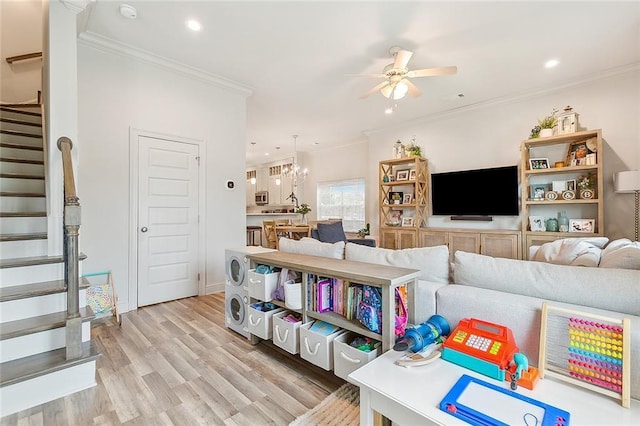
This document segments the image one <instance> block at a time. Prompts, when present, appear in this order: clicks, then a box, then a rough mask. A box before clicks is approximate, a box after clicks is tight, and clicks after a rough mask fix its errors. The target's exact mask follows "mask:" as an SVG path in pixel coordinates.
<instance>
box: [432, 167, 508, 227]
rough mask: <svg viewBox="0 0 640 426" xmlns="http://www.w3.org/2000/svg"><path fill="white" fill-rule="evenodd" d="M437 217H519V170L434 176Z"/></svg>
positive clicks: (434, 199) (452, 173)
mask: <svg viewBox="0 0 640 426" xmlns="http://www.w3.org/2000/svg"><path fill="white" fill-rule="evenodd" d="M431 206H432V209H433V214H434V215H450V216H456V217H459V218H462V217H460V216H517V215H518V214H519V213H520V211H519V209H520V207H519V200H518V166H506V167H493V168H488V169H475V170H463V171H457V172H447V173H433V174H432V175H431Z"/></svg>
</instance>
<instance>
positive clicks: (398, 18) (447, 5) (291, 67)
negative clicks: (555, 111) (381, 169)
mask: <svg viewBox="0 0 640 426" xmlns="http://www.w3.org/2000/svg"><path fill="white" fill-rule="evenodd" d="M123 2H125V3H127V4H130V5H132V6H134V7H135V8H136V9H137V11H138V17H137V19H136V20H129V19H126V18H124V17H122V16H121V15H120V14H119V13H118V8H119V5H120V4H121V3H122V2H119V1H106V0H98V1H96V2H95V3H91V4H90V6H89V8H88V9H87V11H86V12H85V16H83V17H82V20H83V21H84V23H83V28H81V30H83V29H84V30H86V31H88V32H91V33H95V34H98V35H101V36H104V37H107V38H110V39H113V40H116V41H119V42H122V43H125V44H128V45H131V46H134V47H137V48H140V49H144V50H147V51H149V52H152V53H154V54H157V55H159V56H162V57H165V58H169V59H172V60H174V61H177V62H180V63H184V64H186V65H189V66H192V67H195V68H198V69H201V70H204V71H207V72H209V73H212V74H215V75H218V76H221V77H224V78H226V79H230V80H232V81H235V82H238V83H240V84H242V85H246V86H248V87H249V88H251V90H252V95H251V96H250V97H249V98H248V102H247V140H246V141H245V143H246V144H247V162H248V163H256V162H261V161H264V158H265V157H264V153H265V152H270V153H271V155H272V156H273V155H277V154H278V152H277V151H276V150H275V147H276V146H281V147H282V150H281V152H282V151H287V150H288V151H292V149H293V138H292V135H293V134H298V135H300V137H299V138H298V143H297V145H298V150H299V151H312V150H314V149H321V148H323V147H327V146H331V145H335V144H348V143H351V142H353V141H356V140H358V139H360V138H362V135H363V133H364V132H366V131H372V130H376V129H380V128H384V127H389V126H393V125H397V124H400V123H403V122H407V121H410V120H415V119H417V118H420V117H425V116H430V115H434V114H438V113H442V112H446V111H450V110H453V109H457V108H464V107H468V106H471V105H477V104H482V103H486V102H491V101H493V100H497V99H501V98H505V97H514V96H519V95H522V94H525V93H530V92H535V91H540V90H545V89H548V88H554V87H559V86H562V85H566V84H570V83H572V82H575V81H576V80H581V79H588V78H593V77H595V76H597V75H600V74H601V73H603V72H607V71H609V70H614V69H616V68H620V67H624V66H631V65H633V64H637V63H640V2H637V1H632V2H612V1H602V2H594V1H588V2H577V1H571V2H557V1H554V2H539V1H529V2H505V1H502V2H484V1H471V2H458V1H447V2H434V1H423V2H406V1H377V2H363V1H333V2H328V1H314V2H311V1H297V2H292V1H286V2H274V1H256V2H246V1H231V2H220V1H129V0H125V1H123ZM190 18H195V19H197V20H199V21H200V22H201V24H202V27H203V28H202V31H200V32H198V33H195V32H192V31H191V30H189V29H187V28H186V25H185V21H186V20H187V19H190ZM394 45H397V46H401V47H402V48H404V49H407V50H411V51H413V52H414V56H413V58H412V59H411V61H410V62H409V68H410V69H417V68H427V67H438V66H449V65H457V66H458V73H457V74H456V75H453V76H440V77H425V78H417V79H414V80H413V82H414V83H415V84H416V85H417V86H418V87H419V88H420V89H421V90H422V92H423V94H422V96H420V97H418V98H409V97H407V98H405V99H402V100H400V101H398V102H397V109H396V111H395V113H394V114H392V115H390V116H389V115H385V114H384V109H385V108H387V107H388V106H389V105H390V101H389V100H387V99H386V98H384V97H383V96H382V95H380V94H379V93H376V94H374V95H372V96H370V97H369V98H367V99H364V100H363V99H360V95H361V94H363V93H364V92H366V91H367V90H368V89H369V88H371V87H373V86H374V85H375V84H377V83H378V82H379V80H378V79H375V78H370V77H353V76H348V75H347V74H356V73H380V72H381V71H382V69H383V68H384V66H385V65H386V64H388V63H390V62H392V58H391V57H390V56H389V53H388V50H389V48H390V47H391V46H394ZM552 58H555V59H558V60H559V61H560V64H559V65H558V67H556V68H554V69H550V70H549V69H545V68H544V67H543V64H544V62H545V61H547V60H548V59H552ZM458 94H463V95H464V97H462V98H460V97H459V96H458ZM545 113H546V111H540V116H542V115H544V114H545ZM251 142H255V145H254V146H252V145H250V143H251ZM281 152H280V153H281Z"/></svg>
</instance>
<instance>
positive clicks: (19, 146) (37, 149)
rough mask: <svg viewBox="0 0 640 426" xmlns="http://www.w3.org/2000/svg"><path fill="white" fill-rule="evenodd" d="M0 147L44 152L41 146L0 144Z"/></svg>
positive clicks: (13, 143) (11, 143) (12, 143)
mask: <svg viewBox="0 0 640 426" xmlns="http://www.w3.org/2000/svg"><path fill="white" fill-rule="evenodd" d="M0 147H2V148H12V149H27V150H29V151H44V148H43V147H41V146H33V145H24V144H21V143H15V142H0Z"/></svg>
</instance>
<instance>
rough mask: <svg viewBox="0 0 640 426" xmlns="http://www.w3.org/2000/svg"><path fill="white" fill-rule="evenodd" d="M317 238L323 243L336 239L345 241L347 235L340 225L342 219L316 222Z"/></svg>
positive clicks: (333, 241) (332, 241)
mask: <svg viewBox="0 0 640 426" xmlns="http://www.w3.org/2000/svg"><path fill="white" fill-rule="evenodd" d="M316 226H317V228H318V239H319V240H320V241H322V242H325V243H335V242H338V241H344V242H346V241H347V236H346V235H345V233H344V228H343V227H342V221H341V220H338V221H335V222H318V223H317V225H316Z"/></svg>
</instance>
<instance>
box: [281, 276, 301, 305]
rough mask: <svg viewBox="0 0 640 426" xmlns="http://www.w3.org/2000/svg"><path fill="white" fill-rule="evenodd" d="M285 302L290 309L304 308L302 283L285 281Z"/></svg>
mask: <svg viewBox="0 0 640 426" xmlns="http://www.w3.org/2000/svg"><path fill="white" fill-rule="evenodd" d="M284 304H285V306H286V307H287V308H289V309H302V283H294V282H292V280H289V281H286V282H285V283H284Z"/></svg>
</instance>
